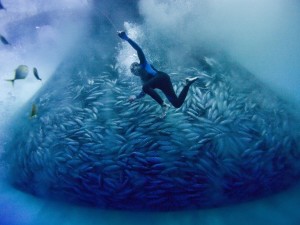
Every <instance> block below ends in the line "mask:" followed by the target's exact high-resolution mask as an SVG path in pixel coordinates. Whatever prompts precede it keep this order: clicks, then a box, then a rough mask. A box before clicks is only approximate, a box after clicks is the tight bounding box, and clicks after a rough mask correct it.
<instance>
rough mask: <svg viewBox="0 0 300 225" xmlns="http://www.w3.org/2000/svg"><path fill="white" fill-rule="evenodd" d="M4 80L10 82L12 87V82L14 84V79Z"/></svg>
mask: <svg viewBox="0 0 300 225" xmlns="http://www.w3.org/2000/svg"><path fill="white" fill-rule="evenodd" d="M6 81H8V82H11V84H12V86H13V87H14V84H15V80H14V79H13V80H6Z"/></svg>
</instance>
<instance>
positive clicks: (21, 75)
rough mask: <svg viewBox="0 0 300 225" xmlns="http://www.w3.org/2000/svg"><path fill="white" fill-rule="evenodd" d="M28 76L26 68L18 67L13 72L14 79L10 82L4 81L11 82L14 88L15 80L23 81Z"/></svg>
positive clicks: (23, 66)
mask: <svg viewBox="0 0 300 225" xmlns="http://www.w3.org/2000/svg"><path fill="white" fill-rule="evenodd" d="M27 75H28V66H25V65H20V66H18V68H17V69H16V70H15V78H14V79H11V80H6V81H10V82H12V85H13V86H14V82H15V80H20V79H25V78H26V77H27Z"/></svg>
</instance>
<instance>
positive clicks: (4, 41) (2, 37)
mask: <svg viewBox="0 0 300 225" xmlns="http://www.w3.org/2000/svg"><path fill="white" fill-rule="evenodd" d="M0 4H1V3H0ZM0 40H1V42H2V44H4V45H10V43H9V42H8V40H6V38H5V37H4V36H2V35H1V34H0Z"/></svg>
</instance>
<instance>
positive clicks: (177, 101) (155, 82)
mask: <svg viewBox="0 0 300 225" xmlns="http://www.w3.org/2000/svg"><path fill="white" fill-rule="evenodd" d="M125 40H126V41H128V43H129V44H130V45H131V46H132V47H133V48H134V49H135V50H136V51H137V54H138V57H139V60H140V66H142V68H143V69H144V71H143V73H142V74H140V77H141V80H142V83H143V91H142V92H141V93H140V94H139V95H138V96H137V98H141V97H143V96H144V95H145V94H148V95H150V96H151V97H152V98H153V99H154V100H155V101H156V102H157V103H158V104H160V105H162V104H163V103H164V101H163V100H162V98H161V97H160V96H159V94H158V93H157V92H156V91H155V90H154V89H156V88H157V89H160V90H161V91H162V92H163V93H164V94H165V96H166V97H167V99H168V100H169V101H170V102H171V103H172V105H173V106H174V107H175V108H179V107H180V106H181V105H182V104H183V102H184V100H185V98H186V96H187V93H188V91H189V88H190V85H189V84H187V85H185V86H184V88H183V89H182V91H181V93H180V94H179V96H178V97H177V96H176V94H175V91H174V89H173V85H172V82H171V79H170V76H169V75H168V74H166V73H164V72H161V71H158V70H156V69H155V68H153V67H152V66H151V65H150V64H149V63H148V62H147V60H146V57H145V55H144V53H143V51H142V49H141V48H140V47H139V46H138V45H137V44H136V43H135V42H134V41H133V40H131V39H130V38H128V37H127V38H126V39H125Z"/></svg>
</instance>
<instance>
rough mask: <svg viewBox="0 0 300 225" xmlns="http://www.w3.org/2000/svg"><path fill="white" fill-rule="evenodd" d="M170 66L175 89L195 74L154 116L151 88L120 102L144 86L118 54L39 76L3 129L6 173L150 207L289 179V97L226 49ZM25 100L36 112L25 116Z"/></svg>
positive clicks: (47, 189) (192, 204)
mask: <svg viewBox="0 0 300 225" xmlns="http://www.w3.org/2000/svg"><path fill="white" fill-rule="evenodd" d="M103 65H104V63H103ZM67 73H71V74H67ZM169 74H170V76H171V78H172V81H173V84H174V88H175V90H176V92H177V93H178V92H179V90H180V89H181V88H182V86H183V85H184V78H185V77H186V76H188V75H193V76H199V77H200V79H199V81H197V82H196V83H195V84H193V85H192V87H191V89H190V92H189V94H188V96H187V99H186V101H185V103H184V104H183V106H182V107H181V108H179V109H175V108H170V109H169V111H168V113H167V116H166V117H165V118H164V119H160V118H159V115H160V107H159V106H158V105H157V103H155V101H153V100H152V99H151V98H150V97H149V96H146V97H144V98H143V99H140V100H139V101H136V102H133V103H130V102H129V101H128V97H129V95H130V94H132V93H134V92H135V93H138V92H139V91H140V90H141V86H140V84H139V83H136V82H135V81H134V80H132V79H131V78H130V77H128V76H122V74H119V73H118V71H117V69H116V67H115V66H114V65H110V64H107V65H104V66H103V70H102V72H101V73H100V74H99V73H97V74H91V73H90V72H89V71H85V70H84V69H83V70H80V71H79V70H70V69H69V68H68V67H67V66H66V68H64V67H63V66H62V68H61V69H58V70H57V71H56V73H55V76H54V77H55V79H60V80H59V82H58V83H60V84H63V85H56V86H55V87H53V86H51V82H50V83H48V84H46V85H44V87H43V88H42V89H41V90H40V91H39V92H38V93H37V95H36V96H35V97H34V98H33V99H32V100H31V102H29V103H28V105H27V106H26V107H27V108H28V109H26V110H24V111H23V112H25V111H26V113H23V114H22V113H21V115H20V114H18V115H17V116H16V118H15V119H14V124H12V125H11V127H10V128H9V129H8V131H9V132H8V133H7V136H8V141H6V144H5V145H4V148H5V151H6V152H5V154H4V155H3V157H4V160H5V162H7V166H8V168H9V173H8V177H9V179H10V180H11V182H12V183H13V184H14V185H15V186H16V187H18V188H20V189H22V190H24V191H27V192H29V193H32V194H34V195H37V196H41V197H44V198H51V199H58V200H64V201H67V202H72V203H78V204H83V205H89V206H95V207H100V208H105V209H122V210H155V211H169V210H181V209H195V208H207V207H217V206H223V205H228V204H233V203H238V202H243V201H248V200H252V199H256V198H259V197H264V196H268V195H271V194H273V193H277V192H278V191H281V190H284V189H286V188H288V187H290V186H291V185H293V184H295V183H296V181H297V180H298V179H299V177H300V165H299V163H298V161H299V159H300V148H299V144H300V143H299V140H300V137H299V136H300V133H299V130H300V129H299V119H298V118H297V116H296V115H295V114H294V113H293V106H292V105H291V104H290V103H288V102H286V101H284V100H282V99H281V98H279V97H277V96H276V95H275V94H274V93H273V92H272V91H271V90H269V89H268V88H266V87H264V86H263V85H262V84H261V83H260V82H259V81H258V80H257V79H256V78H255V76H254V75H252V74H251V73H249V72H247V71H246V70H245V69H243V68H242V67H241V66H239V65H237V64H236V63H234V62H232V61H229V60H225V59H222V58H217V57H209V56H207V57H204V58H201V59H199V64H198V66H195V67H188V68H181V69H176V70H175V69H174V72H171V73H169ZM58 83H57V84H58ZM33 102H34V103H35V104H36V105H37V106H38V108H39V114H38V116H36V117H35V118H32V119H30V120H29V119H28V112H29V111H30V107H32V103H33ZM26 107H25V108H26Z"/></svg>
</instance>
